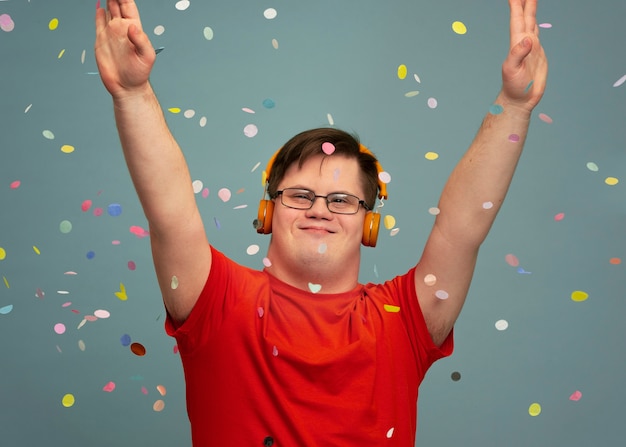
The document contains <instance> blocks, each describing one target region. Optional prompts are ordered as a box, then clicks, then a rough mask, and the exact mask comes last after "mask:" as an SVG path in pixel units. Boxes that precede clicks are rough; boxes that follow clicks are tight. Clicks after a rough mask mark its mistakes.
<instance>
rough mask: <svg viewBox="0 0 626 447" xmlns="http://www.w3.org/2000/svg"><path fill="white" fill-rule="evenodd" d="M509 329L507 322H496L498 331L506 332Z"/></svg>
mask: <svg viewBox="0 0 626 447" xmlns="http://www.w3.org/2000/svg"><path fill="white" fill-rule="evenodd" d="M508 327H509V322H508V321H506V320H498V321H496V329H497V330H499V331H506V330H507V329H508Z"/></svg>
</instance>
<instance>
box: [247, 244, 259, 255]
mask: <svg viewBox="0 0 626 447" xmlns="http://www.w3.org/2000/svg"><path fill="white" fill-rule="evenodd" d="M260 249H261V248H260V247H259V246H258V245H256V244H252V245H250V246H248V248H247V249H246V253H247V254H248V255H250V256H254V255H256V254H257V253H258V252H259V250H260Z"/></svg>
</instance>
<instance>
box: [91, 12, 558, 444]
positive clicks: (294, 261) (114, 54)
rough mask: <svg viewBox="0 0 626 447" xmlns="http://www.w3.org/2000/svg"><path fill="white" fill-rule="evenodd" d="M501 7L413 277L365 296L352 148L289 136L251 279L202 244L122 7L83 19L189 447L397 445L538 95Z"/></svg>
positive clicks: (519, 17) (364, 196)
mask: <svg viewBox="0 0 626 447" xmlns="http://www.w3.org/2000/svg"><path fill="white" fill-rule="evenodd" d="M509 5H510V9H511V18H510V51H509V53H508V55H507V57H506V59H505V61H504V63H503V65H502V80H503V84H502V89H501V91H500V93H499V95H498V97H497V99H496V101H495V103H494V107H492V109H491V111H490V113H489V114H488V115H487V116H486V117H485V119H484V122H483V124H482V126H481V128H480V130H479V132H478V134H477V135H476V137H475V139H474V141H473V143H472V144H471V146H470V148H469V149H468V151H467V152H466V154H465V155H464V156H463V157H462V159H461V160H460V162H459V164H458V165H457V166H456V168H455V169H454V171H453V172H452V174H451V176H450V178H449V180H448V182H447V183H446V185H445V187H444V190H443V192H442V195H441V199H440V203H439V209H440V214H439V215H438V216H437V218H436V220H435V223H434V226H433V229H432V232H431V234H430V236H429V238H428V240H427V242H426V245H425V247H424V251H423V253H422V256H421V258H420V259H419V262H417V264H416V265H415V267H414V268H412V269H411V270H410V271H409V272H407V273H406V274H404V275H400V276H398V277H396V278H394V279H393V280H390V281H388V282H385V283H384V284H380V285H374V284H368V285H361V284H359V283H358V271H359V262H360V246H361V244H362V243H365V244H366V245H374V244H375V235H374V236H373V237H374V240H373V241H372V240H369V238H370V237H372V234H371V233H370V232H371V229H372V225H375V224H376V220H375V217H376V216H373V215H372V208H373V207H374V201H375V195H376V193H378V194H379V195H381V194H382V192H383V191H382V190H383V189H384V184H382V183H381V182H380V181H378V180H377V179H376V172H375V171H376V169H377V165H376V161H375V159H374V158H373V156H371V154H369V152H368V151H367V149H366V148H365V147H364V146H361V145H360V144H359V142H358V141H356V140H355V139H354V138H352V137H351V136H350V135H348V134H346V133H344V132H341V131H338V130H336V129H316V130H314V131H310V132H305V133H303V134H300V135H297V136H296V137H294V138H293V139H292V140H290V141H289V142H288V143H287V144H285V146H284V147H283V149H282V150H281V151H280V152H279V153H278V154H277V155H276V157H275V159H273V162H272V163H270V165H268V170H269V172H268V176H269V178H268V183H267V190H268V195H269V198H268V199H267V200H265V201H262V203H261V210H260V212H259V218H260V219H259V220H260V221H259V222H257V228H258V231H260V232H265V233H269V232H270V231H271V233H272V236H271V240H270V244H269V248H268V254H267V259H268V262H267V264H266V268H265V269H264V270H263V271H255V270H251V269H248V268H245V267H242V266H239V265H237V264H235V263H234V262H232V261H231V260H229V259H228V258H226V257H225V256H224V255H223V254H221V253H220V252H219V251H217V250H215V249H214V248H213V247H212V246H211V245H209V242H208V240H207V237H206V233H205V230H204V226H203V223H202V220H201V216H200V213H199V211H198V208H197V206H196V202H195V196H194V193H193V190H192V182H191V178H190V175H189V171H188V168H187V165H186V163H185V160H184V157H183V154H182V152H181V150H180V148H179V147H178V144H177V143H176V141H175V140H174V138H173V137H172V135H171V133H170V132H169V130H168V128H167V125H166V122H165V119H164V117H163V113H162V111H161V108H160V106H159V103H158V100H157V98H156V96H155V94H154V92H153V90H152V88H151V86H150V83H149V81H148V77H149V74H150V71H151V69H152V66H153V64H154V60H155V51H154V49H153V47H152V45H151V43H150V41H149V39H148V37H147V35H146V34H145V33H144V32H143V31H142V28H141V22H140V18H139V13H138V11H137V7H136V5H135V3H134V2H133V1H132V0H108V1H107V8H106V10H105V9H102V8H98V9H97V13H96V32H97V38H96V43H95V53H96V59H97V63H98V68H99V71H100V76H101V78H102V81H103V83H104V85H105V87H106V88H107V90H108V91H109V93H110V94H111V96H112V98H113V104H114V110H115V118H116V123H117V127H118V131H119V135H120V139H121V143H122V148H123V151H124V155H125V157H126V162H127V164H128V168H129V171H130V174H131V177H132V179H133V182H134V185H135V188H136V190H137V193H138V195H139V198H140V201H141V204H142V207H143V209H144V212H145V215H146V217H147V219H148V221H149V225H150V235H151V244H152V253H153V259H154V265H155V269H156V274H157V278H158V281H159V286H160V288H161V291H162V295H163V300H164V304H165V307H166V309H167V313H168V321H167V324H166V328H167V331H168V333H169V334H171V335H173V336H175V337H176V339H177V341H178V344H179V348H180V352H181V357H182V361H183V366H184V371H185V381H186V386H187V407H188V413H189V418H190V420H191V426H192V439H193V443H194V445H196V446H208V445H233V446H254V445H267V446H269V445H275V446H279V447H280V446H318V445H319V446H351V445H354V446H359V447H362V446H379V445H384V444H385V443H386V444H388V445H395V446H406V447H408V446H412V445H413V443H414V440H415V429H416V402H417V395H418V386H419V383H420V382H421V380H422V379H423V377H424V375H425V373H426V370H427V369H428V367H429V366H430V365H431V364H432V363H433V362H434V361H436V360H437V359H439V358H441V357H442V356H446V355H449V354H450V353H451V352H452V343H453V342H452V328H453V325H454V323H455V321H456V319H457V317H458V315H459V312H460V311H461V307H462V306H463V303H464V300H465V297H466V295H467V292H468V289H469V285H470V281H471V278H472V275H473V270H474V267H475V263H476V257H477V254H478V249H479V247H480V245H481V243H482V242H483V240H484V239H485V237H486V235H487V233H488V231H489V229H490V227H491V225H492V223H493V221H494V219H495V216H496V214H497V212H498V210H499V208H500V206H501V205H502V202H503V200H504V197H505V195H506V192H507V189H508V187H509V184H510V181H511V178H512V176H513V173H514V170H515V167H516V164H517V161H518V159H519V156H520V155H521V151H522V147H523V144H524V141H525V137H526V134H527V130H528V126H529V121H530V117H531V112H532V110H533V109H534V107H535V106H536V105H537V104H538V102H539V101H540V99H541V97H542V95H543V92H544V89H545V84H546V78H547V61H546V57H545V55H544V52H543V49H542V47H541V44H540V42H539V33H538V27H537V23H536V18H535V16H536V7H537V1H536V0H509ZM503 147H504V148H506V150H503ZM382 195H384V194H382ZM264 206H267V209H265V208H263V207H264ZM372 218H374V222H373V224H372V223H371V222H370V220H371V219H372ZM207 278H208V279H207ZM386 444H385V445H386Z"/></svg>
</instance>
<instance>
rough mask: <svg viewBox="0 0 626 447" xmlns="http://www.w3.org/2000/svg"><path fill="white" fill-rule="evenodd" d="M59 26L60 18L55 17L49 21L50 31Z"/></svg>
mask: <svg viewBox="0 0 626 447" xmlns="http://www.w3.org/2000/svg"><path fill="white" fill-rule="evenodd" d="M58 27H59V19H57V18H54V19H52V20H50V22H48V29H49V30H50V31H54V30H55V29H57V28H58Z"/></svg>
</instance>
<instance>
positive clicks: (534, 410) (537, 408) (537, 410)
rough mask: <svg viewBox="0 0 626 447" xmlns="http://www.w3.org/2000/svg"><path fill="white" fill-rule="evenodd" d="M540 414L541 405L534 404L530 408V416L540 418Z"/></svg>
mask: <svg viewBox="0 0 626 447" xmlns="http://www.w3.org/2000/svg"><path fill="white" fill-rule="evenodd" d="M540 413H541V405H539V404H538V403H534V404H532V405H531V406H530V407H528V414H530V415H531V416H539V414H540Z"/></svg>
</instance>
